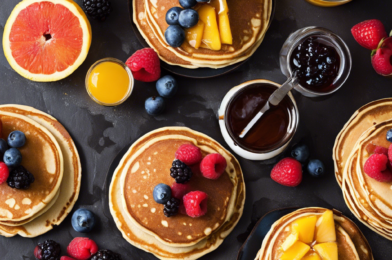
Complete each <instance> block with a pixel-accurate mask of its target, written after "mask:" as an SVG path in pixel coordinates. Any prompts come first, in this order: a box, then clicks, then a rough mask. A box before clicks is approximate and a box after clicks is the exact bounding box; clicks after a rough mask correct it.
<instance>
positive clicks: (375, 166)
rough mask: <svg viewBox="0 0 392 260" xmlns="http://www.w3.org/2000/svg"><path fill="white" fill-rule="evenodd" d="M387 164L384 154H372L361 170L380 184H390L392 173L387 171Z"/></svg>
mask: <svg viewBox="0 0 392 260" xmlns="http://www.w3.org/2000/svg"><path fill="white" fill-rule="evenodd" d="M389 151H391V149H389ZM388 163H389V162H388V158H387V156H386V155H385V154H373V155H371V156H370V157H369V158H368V159H367V160H366V162H365V165H364V167H363V170H364V172H365V173H366V174H367V175H368V176H369V177H370V178H373V179H375V180H377V181H380V182H390V181H392V172H391V171H390V170H389V169H388V166H387V165H388Z"/></svg>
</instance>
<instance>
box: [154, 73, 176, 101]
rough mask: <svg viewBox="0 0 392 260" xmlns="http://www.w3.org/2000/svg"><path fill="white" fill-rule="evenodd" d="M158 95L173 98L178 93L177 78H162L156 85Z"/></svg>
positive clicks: (167, 76) (168, 76)
mask: <svg viewBox="0 0 392 260" xmlns="http://www.w3.org/2000/svg"><path fill="white" fill-rule="evenodd" d="M156 87H157V90H158V93H159V95H160V96H162V97H164V98H171V97H173V96H174V95H175V94H176V93H177V89H178V85H177V81H176V79H175V78H173V77H172V76H170V75H166V76H164V77H162V78H160V79H159V80H158V81H157V84H156Z"/></svg>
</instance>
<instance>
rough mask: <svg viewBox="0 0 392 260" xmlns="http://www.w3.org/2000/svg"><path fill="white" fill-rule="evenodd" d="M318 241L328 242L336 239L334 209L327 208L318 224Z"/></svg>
mask: <svg viewBox="0 0 392 260" xmlns="http://www.w3.org/2000/svg"><path fill="white" fill-rule="evenodd" d="M316 230H317V231H316V241H317V243H318V244H319V243H327V242H335V241H336V232H335V220H334V219H333V212H332V210H327V211H325V212H324V214H323V215H322V216H321V218H320V219H319V220H318V221H317V224H316Z"/></svg>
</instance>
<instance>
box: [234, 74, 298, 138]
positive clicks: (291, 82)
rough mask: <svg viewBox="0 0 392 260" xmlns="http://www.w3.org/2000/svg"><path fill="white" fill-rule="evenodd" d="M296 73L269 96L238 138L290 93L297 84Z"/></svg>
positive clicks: (242, 136) (243, 135)
mask: <svg viewBox="0 0 392 260" xmlns="http://www.w3.org/2000/svg"><path fill="white" fill-rule="evenodd" d="M297 73H298V71H294V73H293V75H292V76H291V77H289V78H288V79H287V81H286V82H285V83H283V85H282V86H281V87H280V88H278V89H277V90H275V91H274V92H273V93H272V94H271V96H270V97H269V98H268V100H267V102H266V103H265V105H264V106H263V107H262V108H261V109H260V111H259V112H258V113H257V114H256V115H255V117H254V118H253V119H252V120H250V122H249V123H248V124H247V125H246V127H245V128H244V130H242V132H241V134H240V135H239V137H240V138H244V137H245V135H246V134H247V133H248V132H249V131H250V130H251V129H252V127H253V126H254V125H255V124H256V123H257V121H259V120H260V118H261V117H262V116H263V115H264V114H265V113H266V112H267V111H268V110H269V109H270V108H271V106H277V105H279V103H280V102H281V101H282V100H283V98H284V97H285V96H286V95H287V93H289V92H290V90H292V89H293V88H294V87H295V86H296V85H297V84H298V78H297Z"/></svg>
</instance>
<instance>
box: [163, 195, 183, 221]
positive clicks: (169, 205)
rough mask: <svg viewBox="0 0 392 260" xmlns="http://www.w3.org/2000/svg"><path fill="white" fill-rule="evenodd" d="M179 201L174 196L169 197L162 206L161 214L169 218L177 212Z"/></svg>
mask: <svg viewBox="0 0 392 260" xmlns="http://www.w3.org/2000/svg"><path fill="white" fill-rule="evenodd" d="M180 203H181V201H180V200H179V199H176V198H174V197H173V198H171V199H170V200H169V201H167V202H166V203H165V205H164V207H163V214H165V216H166V217H168V218H170V217H173V216H175V215H177V213H178V209H179V207H180Z"/></svg>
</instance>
